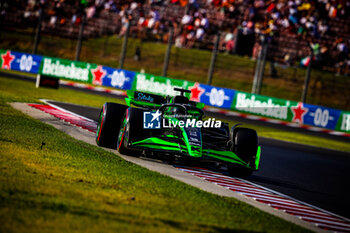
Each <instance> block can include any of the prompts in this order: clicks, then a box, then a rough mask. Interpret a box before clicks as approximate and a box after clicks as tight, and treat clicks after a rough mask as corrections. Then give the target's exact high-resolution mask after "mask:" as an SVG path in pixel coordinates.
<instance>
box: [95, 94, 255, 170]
mask: <svg viewBox="0 0 350 233" xmlns="http://www.w3.org/2000/svg"><path fill="white" fill-rule="evenodd" d="M175 90H176V91H179V92H180V93H181V94H180V95H177V96H175V97H169V96H166V97H163V96H158V95H153V94H148V93H142V92H137V91H128V92H127V94H128V98H125V101H126V105H122V104H116V103H105V104H104V105H103V107H102V110H101V113H100V117H99V122H98V128H97V133H96V142H97V145H99V146H102V147H108V148H112V149H117V150H118V151H119V152H120V153H121V154H125V155H146V156H147V155H149V156H157V157H161V158H184V159H186V158H188V159H192V160H193V159H194V160H198V161H209V162H215V164H220V165H222V164H224V165H225V166H227V169H228V171H229V172H230V174H232V175H234V176H240V177H246V176H249V175H251V174H252V172H253V171H256V170H258V168H259V161H260V146H258V137H257V134H256V131H255V130H253V129H248V128H243V127H240V126H239V125H235V126H233V127H232V128H231V130H230V129H229V125H228V124H227V123H222V122H220V121H215V120H212V119H208V120H205V118H204V112H203V107H204V104H203V103H197V102H193V101H190V100H189V98H188V97H186V95H189V93H190V91H189V90H184V89H178V88H175ZM132 106H134V107H132Z"/></svg>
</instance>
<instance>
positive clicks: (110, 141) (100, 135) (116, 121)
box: [96, 103, 127, 149]
mask: <svg viewBox="0 0 350 233" xmlns="http://www.w3.org/2000/svg"><path fill="white" fill-rule="evenodd" d="M126 109H127V106H126V105H122V104H116V103H105V104H104V105H103V107H102V109H101V112H100V117H99V121H98V125H97V131H96V143H97V145H98V146H102V147H107V148H112V149H116V148H117V138H118V133H119V129H120V123H121V120H122V118H123V116H124V113H125V110H126Z"/></svg>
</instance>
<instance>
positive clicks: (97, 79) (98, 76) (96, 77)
mask: <svg viewBox="0 0 350 233" xmlns="http://www.w3.org/2000/svg"><path fill="white" fill-rule="evenodd" d="M91 73H92V76H93V80H92V84H96V85H100V86H102V79H103V77H104V76H105V75H106V71H105V70H103V69H102V66H97V68H96V69H94V70H91Z"/></svg>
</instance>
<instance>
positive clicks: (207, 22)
mask: <svg viewBox="0 0 350 233" xmlns="http://www.w3.org/2000/svg"><path fill="white" fill-rule="evenodd" d="M39 8H42V9H43V12H44V13H43V24H42V30H43V32H45V33H50V34H54V35H59V36H62V37H69V38H76V37H77V35H78V31H79V25H80V24H81V23H82V20H83V15H86V27H85V30H84V37H85V38H89V37H100V36H102V35H112V34H116V35H118V36H123V35H124V33H125V31H126V27H127V24H128V23H130V25H131V27H130V33H131V36H134V37H139V38H141V39H144V40H146V39H147V40H149V39H153V40H157V41H163V42H167V40H168V31H169V27H170V26H172V27H174V32H175V33H174V34H175V39H174V43H175V46H178V47H184V48H192V47H196V48H203V49H211V48H212V46H213V43H214V36H215V34H217V33H218V32H221V41H220V50H221V51H225V52H227V53H236V54H239V55H248V56H251V57H252V58H253V59H255V58H256V57H257V54H258V53H259V51H260V49H261V45H260V40H259V36H260V35H264V36H266V37H267V38H268V41H269V56H268V59H271V60H273V61H277V62H279V63H284V64H286V65H292V64H295V63H298V62H299V61H302V62H301V63H300V64H301V65H303V64H304V65H305V64H307V62H306V61H307V59H305V58H306V57H307V56H308V55H309V54H310V46H311V48H312V49H313V52H314V55H315V56H314V58H313V60H314V61H315V62H314V64H315V66H318V67H319V68H322V69H327V70H330V71H334V72H337V73H343V74H344V73H346V74H348V73H349V66H350V59H349V44H350V43H349V41H350V29H349V25H350V2H349V1H346V0H289V1H288V0H257V1H250V0H124V1H122V0H55V1H48V0H38V1H35V0H12V1H7V2H5V3H2V5H1V17H2V18H3V26H4V25H5V26H6V27H11V26H16V27H18V26H21V27H33V26H35V25H36V24H37V19H38V15H39V13H38V12H39V11H38V10H39Z"/></svg>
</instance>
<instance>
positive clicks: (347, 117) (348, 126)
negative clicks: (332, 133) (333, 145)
mask: <svg viewBox="0 0 350 233" xmlns="http://www.w3.org/2000/svg"><path fill="white" fill-rule="evenodd" d="M340 130H344V131H350V114H345V113H344V114H343V119H342V124H341V127H340Z"/></svg>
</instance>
